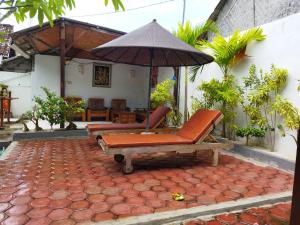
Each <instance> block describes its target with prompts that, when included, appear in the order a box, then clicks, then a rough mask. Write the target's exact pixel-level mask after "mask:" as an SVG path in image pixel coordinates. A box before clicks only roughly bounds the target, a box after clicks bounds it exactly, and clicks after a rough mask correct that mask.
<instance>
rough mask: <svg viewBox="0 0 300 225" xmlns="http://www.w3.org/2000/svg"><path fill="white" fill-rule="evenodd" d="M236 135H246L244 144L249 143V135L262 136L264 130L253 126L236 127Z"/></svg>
mask: <svg viewBox="0 0 300 225" xmlns="http://www.w3.org/2000/svg"><path fill="white" fill-rule="evenodd" d="M235 132H236V135H237V136H238V137H246V145H248V144H249V138H250V137H264V136H265V130H263V129H261V128H255V127H240V128H237V129H236V131H235Z"/></svg>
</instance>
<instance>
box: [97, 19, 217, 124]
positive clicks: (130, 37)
mask: <svg viewBox="0 0 300 225" xmlns="http://www.w3.org/2000/svg"><path fill="white" fill-rule="evenodd" d="M92 54H94V55H95V56H97V57H98V58H99V59H101V60H104V61H111V62H116V63H124V64H131V65H139V66H149V67H150V76H149V88H148V112H147V126H146V127H147V128H149V111H150V107H151V105H150V94H151V74H152V67H153V66H157V67H178V66H194V65H204V64H206V63H210V62H212V61H213V58H212V57H211V56H209V55H207V54H205V53H203V52H200V51H198V50H197V49H195V48H193V47H192V46H190V45H188V44H186V43H185V42H183V41H181V40H179V39H178V38H176V37H175V36H173V35H172V34H171V33H170V32H169V31H167V30H166V29H164V28H163V27H162V26H160V25H159V24H158V23H157V22H156V20H153V21H152V22H151V23H149V24H147V25H145V26H143V27H141V28H139V29H137V30H134V31H132V32H130V33H128V34H125V35H123V36H121V37H119V38H116V39H114V40H112V41H110V42H107V43H105V44H103V45H100V46H98V47H97V48H94V49H93V50H92Z"/></svg>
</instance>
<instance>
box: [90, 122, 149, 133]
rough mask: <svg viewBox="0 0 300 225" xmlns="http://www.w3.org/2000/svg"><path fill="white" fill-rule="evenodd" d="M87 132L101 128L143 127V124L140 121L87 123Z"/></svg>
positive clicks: (101, 129)
mask: <svg viewBox="0 0 300 225" xmlns="http://www.w3.org/2000/svg"><path fill="white" fill-rule="evenodd" d="M87 128H88V130H89V132H94V131H103V130H126V129H144V128H145V126H144V125H143V124H141V123H123V124H121V123H112V124H88V125H87Z"/></svg>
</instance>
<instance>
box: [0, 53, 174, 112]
mask: <svg viewBox="0 0 300 225" xmlns="http://www.w3.org/2000/svg"><path fill="white" fill-rule="evenodd" d="M94 62H96V63H107V62H99V61H98V62H97V61H92V60H84V59H74V60H73V61H71V62H70V63H69V64H67V65H66V93H65V94H66V96H80V97H82V98H83V99H88V98H89V97H102V98H104V99H105V105H106V106H107V107H110V103H111V99H112V98H125V99H127V104H128V106H129V107H130V108H141V107H147V99H148V97H147V95H148V91H147V90H148V80H149V68H147V67H141V66H131V65H124V64H117V63H113V64H112V81H111V88H101V87H92V77H93V63H94ZM158 71H159V72H158V73H159V75H158V82H161V81H163V80H165V79H170V78H172V76H173V69H172V68H159V70H158ZM59 74H60V71H59V57H56V56H45V55H36V56H35V64H34V69H33V71H32V72H30V73H11V72H0V82H3V83H6V84H8V85H9V89H10V90H11V91H12V96H13V97H17V98H18V99H17V100H14V101H13V102H12V112H13V114H14V116H19V115H21V114H22V113H24V112H25V111H27V110H30V109H31V107H32V106H33V102H32V99H33V97H34V96H44V95H43V91H42V90H41V88H40V87H42V86H45V87H47V88H49V89H50V90H52V91H54V92H56V93H57V94H59V93H60V75H59Z"/></svg>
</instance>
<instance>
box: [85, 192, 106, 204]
mask: <svg viewBox="0 0 300 225" xmlns="http://www.w3.org/2000/svg"><path fill="white" fill-rule="evenodd" d="M105 198H106V196H105V195H102V194H96V195H89V196H88V199H87V200H88V201H89V202H91V203H98V202H103V201H104V199H105Z"/></svg>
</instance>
